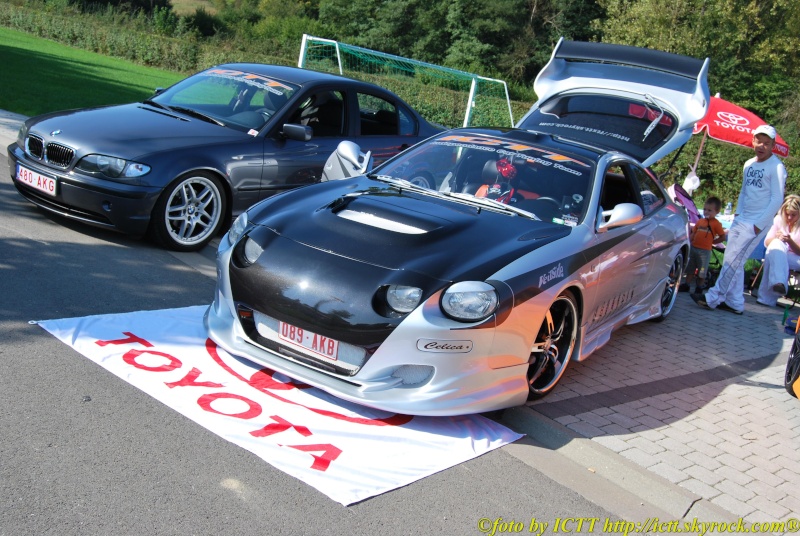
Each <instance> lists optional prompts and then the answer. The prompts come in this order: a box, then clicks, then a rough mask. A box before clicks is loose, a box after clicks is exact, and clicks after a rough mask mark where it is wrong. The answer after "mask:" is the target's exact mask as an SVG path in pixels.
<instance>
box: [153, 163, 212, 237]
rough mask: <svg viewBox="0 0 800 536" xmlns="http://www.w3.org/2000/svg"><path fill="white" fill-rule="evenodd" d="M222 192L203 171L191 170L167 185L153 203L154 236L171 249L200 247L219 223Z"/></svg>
mask: <svg viewBox="0 0 800 536" xmlns="http://www.w3.org/2000/svg"><path fill="white" fill-rule="evenodd" d="M224 213H225V192H224V190H223V189H222V187H221V186H220V183H219V181H218V180H217V179H216V178H215V177H213V176H211V175H209V174H206V173H193V174H190V175H186V176H185V177H184V178H182V179H181V180H179V181H177V182H175V183H173V184H172V185H170V186H169V187H168V188H167V189H166V190H165V191H164V193H163V194H162V196H161V198H160V199H159V202H158V203H157V204H156V209H155V213H154V225H155V234H156V238H157V239H158V240H159V241H160V242H161V243H162V244H164V245H165V246H167V247H169V248H170V249H174V250H178V251H195V250H198V249H202V248H203V247H204V246H205V245H206V244H208V242H210V241H211V239H212V238H214V236H215V235H216V233H217V231H218V230H219V228H220V225H221V224H222V217H223V214H224Z"/></svg>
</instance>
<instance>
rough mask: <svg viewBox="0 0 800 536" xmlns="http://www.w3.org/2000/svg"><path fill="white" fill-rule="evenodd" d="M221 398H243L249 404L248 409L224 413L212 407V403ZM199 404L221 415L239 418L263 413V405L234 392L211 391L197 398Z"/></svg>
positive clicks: (210, 411) (252, 416)
mask: <svg viewBox="0 0 800 536" xmlns="http://www.w3.org/2000/svg"><path fill="white" fill-rule="evenodd" d="M221 398H230V399H233V400H241V401H242V402H244V403H245V404H247V405H248V409H247V410H245V411H242V412H240V413H223V412H221V411H217V410H215V409H214V408H213V407H211V404H212V403H213V402H215V401H216V400H219V399H221ZM197 404H198V405H199V406H200V407H201V408H203V409H204V410H205V411H208V412H209V413H217V414H219V415H227V416H228V417H236V418H237V419H255V418H256V417H258V416H259V415H261V406H260V405H259V404H258V403H257V402H253V401H252V400H250V399H249V398H246V397H244V396H241V395H235V394H233V393H209V394H206V395H203V396H201V397H200V398H198V399H197Z"/></svg>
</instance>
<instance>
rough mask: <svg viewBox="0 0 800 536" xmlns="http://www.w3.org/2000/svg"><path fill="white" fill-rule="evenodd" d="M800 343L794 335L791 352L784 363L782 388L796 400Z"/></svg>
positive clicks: (798, 384) (799, 377) (799, 375)
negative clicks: (784, 371) (784, 370)
mask: <svg viewBox="0 0 800 536" xmlns="http://www.w3.org/2000/svg"><path fill="white" fill-rule="evenodd" d="M798 380H800V342H798V340H797V335H795V338H794V343H792V350H791V351H790V352H789V360H788V361H787V362H786V374H785V375H784V377H783V386H784V387H785V388H786V391H787V392H788V393H789V394H790V395H792V396H793V397H795V398H797V395H798V393H800V382H799V381H798Z"/></svg>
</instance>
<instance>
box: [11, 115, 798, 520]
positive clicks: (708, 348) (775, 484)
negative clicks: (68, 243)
mask: <svg viewBox="0 0 800 536" xmlns="http://www.w3.org/2000/svg"><path fill="white" fill-rule="evenodd" d="M18 119H19V118H18V117H14V116H10V115H9V114H5V115H4V114H2V113H0V141H5V140H7V141H11V140H10V139H9V134H8V131H7V132H6V138H5V140H4V138H3V127H4V126H6V127H7V129H12V130H13V128H14V127H15V121H17V120H18ZM11 137H13V136H11ZM0 185H3V187H2V188H0V194H2V196H3V197H2V199H5V197H6V196H11V198H13V192H12V191H11V190H13V189H12V188H11V186H10V185H8V182H5V183H3V182H2V181H0ZM13 199H14V201H12V204H13V205H14V207H15V208H14V209H13V210H14V211H16V212H17V213H18V214H19V215H20V217H21V218H23V219H28V220H31V221H34V220H35V221H37V222H38V221H40V220H41V219H42V216H41V213H39V212H37V211H34V210H28V209H27V208H23V206H19V205H20V203H19V201H18V200H16V198H13ZM45 221H49V220H47V219H46V218H45ZM55 225H60V223H55V222H50V223H48V224H47V225H46V226H45V227H46V228H52V227H53V226H55ZM25 227H26V226H23V227H22V228H25ZM68 227H69V226H68ZM33 228H36V229H38V228H39V225H38V224H37V225H35V226H33ZM73 229H74V232H73V233H71V234H70V236H71V237H73V238H72V240H74V237H75V236H78V237H80V236H87V237H89V238H87V240H88V241H92V240H93V239H96V238H97V237H98V232H96V231H87V230H86V229H84V228H83V227H81V226H75V227H74V228H73ZM100 235H101V237H100V238H101V239H102V240H103V241H105V243H106V245H107V244H113V243H115V242H116V243H117V244H119V245H120V247H115V248H112V249H111V250H109V254H111V253H113V254H114V255H115V256H109V257H108V258H106V257H105V256H104V257H103V261H104V262H108V263H109V264H110V266H114V265H125V264H126V263H135V262H141V261H136V260H135V259H138V258H139V257H140V255H141V253H142V252H143V251H144V252H146V253H147V256H148V257H149V256H152V257H153V258H158V259H164V258H167V257H170V258H171V259H172V261H175V260H177V261H180V262H178V263H175V262H172V261H169V262H165V263H164V265H165V266H167V267H169V269H170V270H174V271H175V274H176V277H179V278H180V281H178V280H175V281H174V282H173V284H172V285H166V286H165V287H164V288H170V289H171V290H170V298H169V300H166V299H164V300H165V301H169V302H170V303H172V302H173V301H174V300H173V298H177V303H182V301H185V300H186V298H182V297H181V296H182V295H181V291H179V290H177V289H178V288H179V287H180V288H183V287H185V286H186V285H187V284H188V285H190V286H194V287H196V289H202V290H204V291H205V290H207V288H206V287H209V285H213V284H212V283H211V282H210V278H213V275H214V270H213V263H212V260H213V250H212V249H209V250H206V251H204V252H201V253H197V254H186V255H174V254H169V253H166V252H162V251H159V250H155V249H153V248H151V247H150V246H148V245H146V244H131V243H129V241H127V240H126V239H124V238H121V237H116V235H106V234H103V233H100ZM37 239H38V240H42V241H43V242H42V243H43V244H47V237H46V236H38V235H37V234H35V233H34V234H30V235H28V241H29V242H30V243H29V245H28V248H30V247H31V244H36V243H37V242H36V240H37ZM78 241H79V242H83V239H80V240H78ZM26 243H27V242H26ZM28 248H26V249H22V250H19V249H18V250H16V251H12V252H11V253H12V254H17V255H20V254H23V253H27V252H28ZM50 249H52V248H51V247H47V248H45V250H50ZM77 251H78V252H80V251H81V249H80V248H78V250H77ZM86 251H87V252H89V251H92V252H94V251H96V249H95V248H91V249H90V248H87V249H86ZM101 251H102V249H101ZM62 254H63V256H64V258H65V259H66V258H68V257H70V256H71V255H66V253H65V252H62ZM87 254H88V253H87ZM92 254H94V253H92ZM7 255H8V253H6V254H4V256H7ZM116 255H120V257H119V258H116ZM180 266H184V267H185V268H187V269H188V272H186V273H192V272H193V274H194V275H192V276H191V277H188V278H185V277H184V276H185V275H186V274H184V271H183V270H181V269H179V268H178V267H180ZM55 275H56V274H50V275H49V277H50V278H51V279H52V281H49V283H50V284H61V285H64V284H68V285H69V284H77V280H75V281H72V282H71V283H70V281H67V282H64V281H63V280H62V281H61V282H60V283H58V281H59V280H60V279H61V277H62V274H58V278H56V277H55ZM76 277H77V274H76ZM197 277H200V279H196V278H197ZM119 284H120V285H121V286H122V290H121V291H120V295H122V296H128V295H130V296H129V297H130V299H131V302H130V303H125V302H120V301H113V300H111V299H110V298H107V300H108V301H107V302H105V303H103V302H101V305H105V309H103V312H111V311H116V310H134V308H133V307H134V306H140V307H148V306H149V307H150V308H155V307H157V306H158V300H157V299H156V296H157V294H158V292H155V293H154V295H153V296H152V297H151V298H153V299H154V300H149V301H147V300H145V302H146V303H142V302H141V301H139V300H138V299H137V298H138V296H139V295H138V294H137V293H136V292H134V291H136V290H137V289H140V287H139V285H137V284H136V283H135V282H134V283H130V282H120V283H119ZM128 286H130V288H128ZM109 288H111V287H109ZM106 292H110V290H107V291H106ZM172 292H175V293H176V294H175V295H174V296H173V295H172ZM205 295H206V296H208V295H210V294H205ZM189 301H191V300H189ZM39 305H40V306H44V305H45V303H41V304H39ZM176 306H178V305H176ZM85 309H86V308H85V307H83V308H78V310H73V308H69V307H67V308H63V309H58V308H55V311H60V312H54V313H49V314H48V315H47V317H51V318H52V317H58V316H70V315H72V314H77V313H78V312H79V311H85ZM794 311H795V312H796V313H800V306H798V307H795V309H794ZM67 313H69V314H67ZM40 316H41V315H40ZM42 318H44V316H42ZM782 318H783V309H781V308H767V307H762V306H759V305H756V304H755V300H753V299H751V298H749V297H748V298H747V305H746V311H745V314H744V315H742V316H736V315H732V314H729V313H725V312H722V311H707V310H703V309H700V308H698V307H697V306H696V305H695V304H694V303H693V302H692V301H691V300H690V299H689V297H688V296H687V295H680V296H679V298H678V302H677V304H676V307H675V309H674V311H673V313H672V316H671V317H670V318H669V319H668V320H667V321H666V322H664V323H661V324H656V323H645V324H640V325H637V326H631V327H626V328H623V329H622V330H621V331H619V332H618V333H617V334H616V335H615V336H614V337H613V338H612V341H611V342H610V343H609V344H608V345H607V346H606V347H604V348H603V349H601V350H599V351H598V352H597V353H596V354H595V355H594V356H592V357H591V358H590V359H589V360H588V361H587V362H585V363H581V364H576V365H574V366H573V367H572V368H571V369H570V370H569V371H568V372H567V375H566V377H565V379H564V380H563V381H562V383H561V385H560V386H559V388H558V389H557V391H556V392H555V393H553V394H552V395H551V396H549V397H548V398H546V399H544V400H542V401H539V402H537V403H535V404H532V405H530V406H527V407H523V408H517V409H514V410H509V411H506V412H505V414H504V415H503V416H502V420H503V422H504V423H505V424H507V425H508V426H510V427H512V428H515V429H517V430H519V431H521V432H525V433H527V434H528V436H529V437H528V438H527V439H526V440H524V441H521V442H518V443H516V444H514V445H509V446H507V447H505V448H503V449H502V456H510V457H512V458H514V459H516V460H518V461H520V462H521V463H522V466H521V467H527V468H529V467H536V468H537V469H538V471H541V473H543V474H544V475H547V476H549V477H550V478H552V479H553V480H555V481H556V482H558V483H559V484H562V485H565V486H567V487H568V488H569V489H571V490H573V491H575V492H577V493H578V494H579V495H580V496H581V497H583V498H585V499H588V501H590V504H591V503H593V504H594V505H598V506H600V507H601V508H603V509H605V510H606V511H609V512H612V513H614V514H616V515H618V516H620V517H622V518H627V519H646V518H647V517H652V516H659V517H660V519H661V520H667V519H668V520H672V519H688V520H691V519H693V518H697V519H698V520H700V521H723V520H733V519H736V518H739V517H742V518H744V520H745V521H747V522H751V523H752V522H765V521H766V522H771V521H785V520H786V519H788V518H790V517H800V488H798V486H797V485H796V482H798V481H800V478H799V475H798V473H800V469H798V468H800V463H798V462H800V451H798V449H797V447H796V445H797V439H798V435H799V434H800V432H799V431H800V426H799V425H800V401H798V400H796V399H794V398H792V397H790V396H789V395H788V394H787V393H786V392H785V391H784V389H783V383H782V379H783V370H784V366H785V362H786V357H787V353H788V349H789V347H790V343H791V337H790V336H788V335H785V334H784V332H783V329H782V326H781V321H782ZM39 338H41V337H39ZM40 342H41V341H40ZM46 346H48V347H50V348H51V349H52V351H56V349H55V348H52V343H48V344H47V345H46ZM26 348H28V347H27V346H26ZM28 351H31V350H30V348H28ZM60 353H63V351H62V352H60ZM88 366H89V365H85V364H81V365H80V367H88ZM94 375H95V376H96V373H95V374H94ZM137 402H138V399H137ZM151 404H152V403H151ZM137 425H141V426H143V427H144V428H145V429H149V428H152V427H153V424H152V423H150V424H148V423H146V422H145V421H144V420H143V421H142V422H134V423H131V426H137ZM201 435H202V434H201ZM206 440H207V441H208V438H207V439H206ZM0 448H2V447H0ZM0 454H2V453H1V452H0ZM499 455H501V454H500V453H493V456H489V457H488V458H487V457H482V458H487V459H493V458H495V457H496V456H499ZM471 463H472V462H471ZM475 463H477V464H481V463H482V461H477V462H475ZM490 463H491V462H490ZM500 465H503V464H500ZM512 466H513V464H512ZM470 470H471V469H470ZM470 470H467V472H469V471H470ZM453 471H454V473H458V472H459V471H460V469H455V470H453ZM490 471H491V469H490ZM447 473H450V471H448V472H447ZM503 473H504V474H505V469H504V471H503ZM453 476H454V478H456V479H457V478H458V476H461V475H458V476H456V475H453ZM517 476H518V475H517ZM279 480H280V479H279ZM426 480H427V479H426ZM448 480H449V479H448ZM1 485H2V484H0V486H1ZM287 485H289V486H290V488H293V489H294V488H296V487H297V484H296V483H292V482H287ZM509 485H513V484H512V483H509ZM553 489H559V487H558V486H555V487H554V488H553ZM398 493H401V495H402V492H393V493H390V494H388V495H389V496H395V498H398V500H399V497H400V496H398V495H397V494H398ZM493 493H494V492H493ZM434 495H435V493H434ZM432 498H433V497H432ZM383 500H385V498H384V499H378V501H375V502H373V501H368V502H369V503H370V504H376V502H382V501H383ZM402 500H406V499H405V497H404V496H403V499H402ZM530 501H532V499H531V498H527V499H525V500H523V501H522V503H523V504H528V505H530V504H532V503H531V502H530ZM656 505H657V506H656ZM458 511H461V509H460V508H457V509H456V512H458ZM468 511H469V509H463V512H464V513H465V514H466V515H469V514H468ZM453 515H455V516H458V515H459V514H458V513H456V514H448V518H450V519H454V517H453ZM537 515H538V514H537ZM568 515H573V516H574V515H579V516H584V515H586V516H588V514H584V513H583V511H573V513H572V514H568ZM505 517H506V519H509V518H510V516H509V515H506V516H505ZM1 520H2V518H0V521H1ZM444 532H445V533H455V532H451V531H450V530H445V531H444ZM0 534H2V524H1V523H0Z"/></svg>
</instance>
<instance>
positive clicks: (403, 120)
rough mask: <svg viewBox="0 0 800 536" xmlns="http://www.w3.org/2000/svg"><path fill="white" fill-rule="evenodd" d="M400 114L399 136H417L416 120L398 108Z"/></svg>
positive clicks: (403, 109)
mask: <svg viewBox="0 0 800 536" xmlns="http://www.w3.org/2000/svg"><path fill="white" fill-rule="evenodd" d="M398 112H399V114H400V135H401V136H416V135H417V120H416V119H415V118H414V116H413V115H412V114H411V112H409V111H408V110H406V109H405V108H402V107H401V108H399V109H398Z"/></svg>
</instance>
